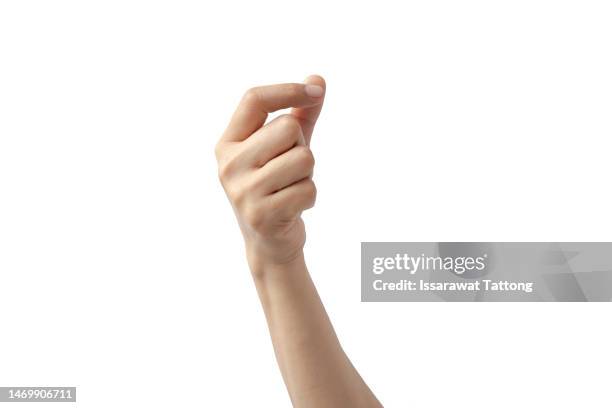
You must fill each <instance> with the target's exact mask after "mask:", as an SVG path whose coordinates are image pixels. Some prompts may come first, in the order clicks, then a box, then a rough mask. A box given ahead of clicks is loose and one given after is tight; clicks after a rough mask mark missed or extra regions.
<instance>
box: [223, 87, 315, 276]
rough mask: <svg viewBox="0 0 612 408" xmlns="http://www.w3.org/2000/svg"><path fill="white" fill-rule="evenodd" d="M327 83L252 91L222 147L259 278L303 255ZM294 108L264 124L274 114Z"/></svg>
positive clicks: (229, 187) (229, 188)
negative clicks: (315, 137) (315, 136)
mask: <svg viewBox="0 0 612 408" xmlns="http://www.w3.org/2000/svg"><path fill="white" fill-rule="evenodd" d="M324 94H325V81H324V80H323V78H321V77H318V76H312V77H309V78H308V79H307V80H306V82H305V83H303V84H299V83H293V84H279V85H270V86H263V87H257V88H252V89H250V90H248V91H247V92H246V93H245V95H244V97H243V98H242V101H241V102H240V104H239V106H238V108H237V109H236V112H235V113H234V115H233V116H232V119H231V121H230V124H229V126H228V127H227V129H226V131H225V132H224V134H223V136H222V137H221V140H220V141H219V143H218V144H217V147H216V150H215V152H216V156H217V161H218V163H219V178H220V180H221V183H222V184H223V188H224V189H225V192H226V193H227V196H228V197H229V200H230V202H231V204H232V206H233V208H234V211H235V213H236V217H237V219H238V223H239V225H240V228H241V230H242V234H243V235H244V239H245V243H246V248H247V255H248V258H249V263H250V264H251V269H252V270H253V272H254V273H257V272H258V271H259V270H263V269H265V268H260V267H258V265H260V264H262V263H265V264H283V263H288V262H291V261H293V260H294V259H296V258H298V257H299V256H301V253H302V248H303V246H304V242H305V239H306V235H305V231H304V223H303V221H302V219H301V213H302V211H304V210H306V209H308V208H311V207H312V206H313V205H314V203H315V197H316V188H315V185H314V182H313V181H312V171H313V168H314V156H313V154H312V151H311V150H310V147H309V145H310V138H311V136H312V131H313V128H314V125H315V122H316V120H317V118H318V116H319V112H320V111H321V107H322V104H323V99H324ZM289 107H292V108H293V109H292V111H291V113H288V114H285V115H281V116H279V117H277V118H275V119H274V120H272V121H270V122H269V123H267V124H265V121H266V118H267V115H268V113H270V112H274V111H277V110H279V109H284V108H289Z"/></svg>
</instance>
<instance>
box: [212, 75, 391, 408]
mask: <svg viewBox="0 0 612 408" xmlns="http://www.w3.org/2000/svg"><path fill="white" fill-rule="evenodd" d="M324 91H325V82H324V81H323V79H322V78H320V77H317V76H314V77H310V78H308V79H307V81H306V84H280V85H273V86H267V87H260V88H253V89H252V90H250V91H248V92H247V94H246V95H245V97H244V98H243V100H242V102H241V103H240V105H239V107H238V109H237V110H236V112H235V113H234V115H233V117H232V120H231V122H230V124H229V126H228V128H227V130H226V131H225V133H224V135H223V136H222V138H221V140H220V141H219V143H218V144H217V149H216V154H217V159H218V161H219V174H220V178H221V181H222V184H223V186H224V188H225V190H226V192H227V195H228V197H229V199H230V202H231V203H232V206H233V208H234V210H235V212H236V216H237V219H238V223H239V225H240V228H241V230H242V233H243V235H244V238H245V244H246V250H247V259H248V261H249V265H250V268H251V272H252V275H253V279H254V282H255V286H256V288H257V292H258V294H259V298H260V300H261V304H262V306H263V310H264V313H265V315H266V319H267V322H268V327H269V329H270V335H271V337H272V343H273V345H274V351H275V353H276V358H277V361H278V365H279V367H280V370H281V373H282V375H283V379H284V381H285V384H286V386H287V390H288V391H289V395H290V397H291V401H292V402H293V405H294V407H323V408H324V407H381V404H380V403H379V402H378V401H377V399H376V397H375V396H374V394H372V392H371V391H370V389H369V388H368V386H367V385H366V384H365V382H364V381H363V380H362V379H361V377H360V376H359V373H358V372H357V371H356V370H355V368H354V367H353V365H352V364H351V362H350V360H349V359H348V357H347V356H346V354H345V353H344V351H343V350H342V347H341V346H340V343H339V341H338V338H337V337H336V334H335V332H334V329H333V327H332V325H331V322H330V321H329V318H328V316H327V313H326V312H325V308H324V307H323V304H322V303H321V300H320V298H319V295H318V294H317V290H316V288H315V286H314V284H313V282H312V280H311V279H310V275H309V273H308V270H307V269H306V264H305V262H304V254H303V251H302V249H303V246H304V242H305V230H304V223H303V222H302V219H301V213H302V211H304V210H306V209H308V208H310V207H312V206H313V205H314V200H315V196H316V190H315V187H314V183H313V181H312V178H311V175H312V170H313V166H314V158H313V156H312V152H311V151H310V148H309V145H310V138H311V135H312V131H313V128H314V124H315V122H316V120H317V118H318V116H319V112H320V110H321V107H322V104H323V98H324ZM288 107H293V109H292V111H291V113H290V114H288V115H283V116H280V117H279V118H276V119H275V120H273V121H271V122H270V123H268V124H265V121H266V118H267V113H269V112H272V111H275V110H278V109H283V108H288Z"/></svg>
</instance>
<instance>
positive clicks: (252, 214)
mask: <svg viewBox="0 0 612 408" xmlns="http://www.w3.org/2000/svg"><path fill="white" fill-rule="evenodd" d="M243 217H244V220H245V222H246V223H247V224H248V225H249V226H250V227H251V228H253V229H254V230H255V231H260V230H261V229H262V227H263V225H264V221H265V213H264V211H263V210H262V208H261V207H260V206H256V205H250V206H247V207H246V208H245V209H244V212H243Z"/></svg>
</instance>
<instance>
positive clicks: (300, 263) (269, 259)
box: [246, 243, 305, 278]
mask: <svg viewBox="0 0 612 408" xmlns="http://www.w3.org/2000/svg"><path fill="white" fill-rule="evenodd" d="M246 253H247V261H248V263H249V268H250V269H251V274H252V275H253V277H254V278H263V277H266V276H270V275H277V274H281V273H288V271H293V270H299V269H305V260H304V251H303V250H302V248H300V249H297V250H293V251H283V252H281V253H279V252H276V251H270V250H268V249H266V248H262V247H261V246H258V245H249V244H248V243H247V245H246Z"/></svg>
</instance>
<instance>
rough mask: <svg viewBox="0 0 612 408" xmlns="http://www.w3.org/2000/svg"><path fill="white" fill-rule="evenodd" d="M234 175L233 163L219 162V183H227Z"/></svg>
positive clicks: (230, 161)
mask: <svg viewBox="0 0 612 408" xmlns="http://www.w3.org/2000/svg"><path fill="white" fill-rule="evenodd" d="M233 173H234V163H233V161H232V160H223V161H220V162H219V167H218V174H219V180H220V181H221V183H227V181H228V180H229V179H230V178H231V176H232V174H233Z"/></svg>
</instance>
